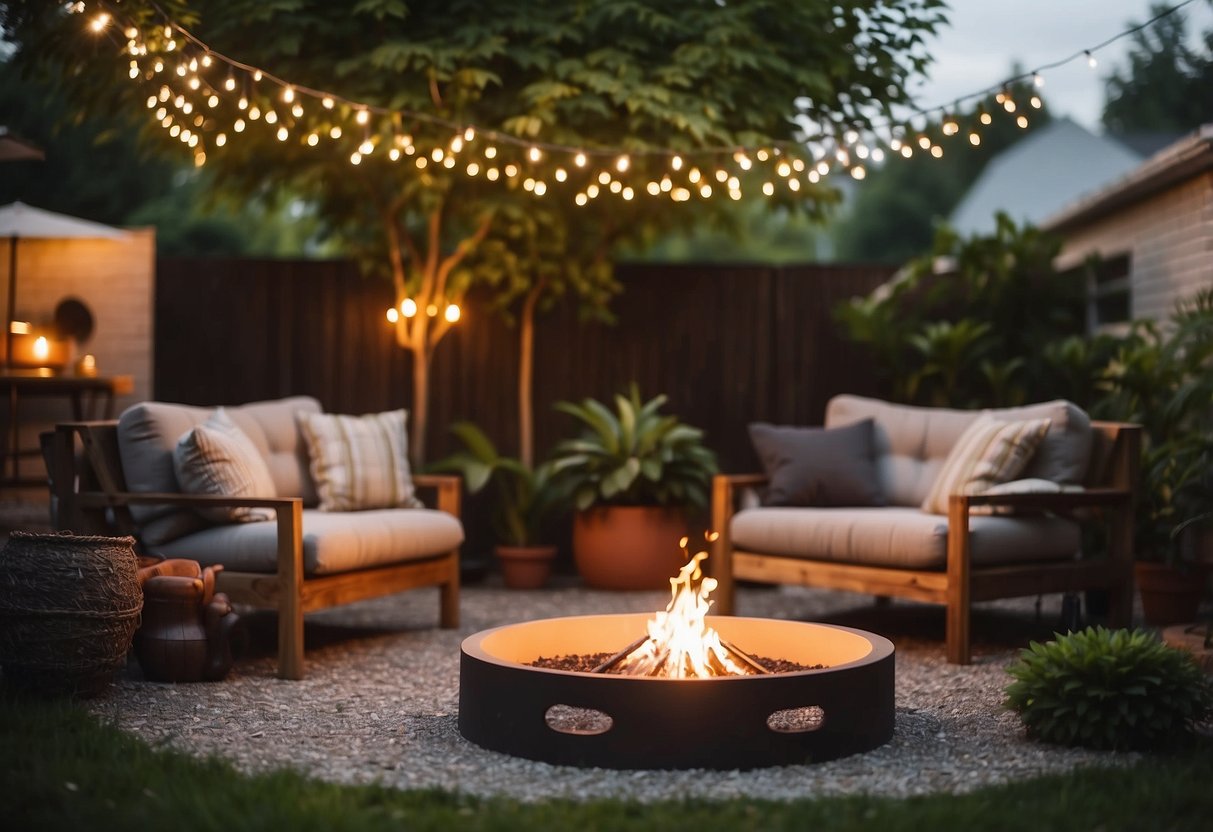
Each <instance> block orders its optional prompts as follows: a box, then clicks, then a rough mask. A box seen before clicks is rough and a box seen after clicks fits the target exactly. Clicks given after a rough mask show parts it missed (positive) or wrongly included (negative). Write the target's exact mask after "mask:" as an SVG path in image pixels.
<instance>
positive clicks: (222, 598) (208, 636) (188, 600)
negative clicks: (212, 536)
mask: <svg viewBox="0 0 1213 832" xmlns="http://www.w3.org/2000/svg"><path fill="white" fill-rule="evenodd" d="M183 564H184V565H183ZM189 565H192V567H193V568H192V569H191V568H190V566H189ZM222 569H223V567H222V566H208V567H206V569H200V568H199V567H198V564H197V563H195V562H194V561H162V562H161V563H159V564H155V565H153V566H152V567H149V568H148V569H147V570H142V569H141V570H140V577H141V578H142V580H143V623H142V625H141V626H140V627H139V630H138V631H137V632H136V633H135V655H136V656H137V657H138V659H139V664H140V666H141V667H142V668H143V674H144V676H146V677H147V678H148V679H150V680H153V681H157V682H200V681H218V680H219V679H222V678H223V677H224V676H226V675H227V672H228V670H230V669H231V666H232V653H231V636H232V630H233V628H234V627H235V626H236V623H237V621H238V620H239V616H237V615H236V613H234V612H233V611H232V605H231V603H230V602H229V601H228V597H227V596H226V595H225V594H223V593H222V592H218V593H217V592H215V576H216V574H217V573H219V572H220V571H222ZM193 571H196V572H197V574H196V575H191V574H190V573H191V572H193Z"/></svg>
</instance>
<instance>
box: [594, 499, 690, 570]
mask: <svg viewBox="0 0 1213 832" xmlns="http://www.w3.org/2000/svg"><path fill="white" fill-rule="evenodd" d="M686 533H687V519H686V512H685V511H683V510H682V509H680V508H664V507H657V506H598V507H595V508H591V509H587V510H585V511H580V512H578V513H577V515H576V517H574V519H573V560H574V561H575V562H576V564H577V571H578V572H580V573H581V577H582V580H584V581H585V583H586V585H587V586H591V587H594V588H596V589H668V588H669V585H670V578H672V577H674V576H675V575H677V574H678V570H679V569H680V568H681V567H682V565H683V563H684V562H685V557H684V555H683V552H682V548H681V547H680V546H679V545H678V543H679V541H680V540H681V539H682V537H683V536H684V535H686Z"/></svg>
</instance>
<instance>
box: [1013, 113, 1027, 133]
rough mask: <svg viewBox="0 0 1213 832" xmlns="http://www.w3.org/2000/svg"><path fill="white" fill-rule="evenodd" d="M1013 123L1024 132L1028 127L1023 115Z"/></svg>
mask: <svg viewBox="0 0 1213 832" xmlns="http://www.w3.org/2000/svg"><path fill="white" fill-rule="evenodd" d="M1015 123H1016V124H1017V125H1019V127H1020V128H1022V129H1024V130H1026V129H1027V127H1028V117H1027V116H1025V115H1020V116H1018V117H1017V118H1016V119H1015Z"/></svg>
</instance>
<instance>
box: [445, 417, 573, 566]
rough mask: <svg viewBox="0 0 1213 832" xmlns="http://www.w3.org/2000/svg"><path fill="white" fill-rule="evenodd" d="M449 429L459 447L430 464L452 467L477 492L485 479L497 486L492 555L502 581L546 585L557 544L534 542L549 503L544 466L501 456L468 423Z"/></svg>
mask: <svg viewBox="0 0 1213 832" xmlns="http://www.w3.org/2000/svg"><path fill="white" fill-rule="evenodd" d="M451 432H452V433H454V434H455V435H456V436H458V437H459V439H460V440H461V441H462V442H463V445H464V448H463V450H460V451H457V452H455V453H454V454H451V455H450V456H449V457H447V458H445V459H443V460H441V461H439V462H436V463H434V464H433V465H432V466H430V467H431V469H432V470H435V471H457V472H459V473H460V474H462V475H463V479H464V482H466V483H467V487H468V493H470V494H476V493H478V492H480V491H481V490H483V489H484V488H485V487H486V486H488V485H489V483H493V484H494V485H495V487H496V491H495V498H496V499H495V500H494V502H493V513H492V524H493V536H494V537H495V538H496V540H497V545H496V546H495V547H494V548H493V554H494V555H495V556H496V558H497V562H498V564H499V565H500V566H501V573H502V577H503V578H504V580H505V585H506V586H508V587H510V588H512V589H538V588H539V587H542V586H543V585H544V584H545V583H547V580H548V576H549V575H550V574H551V571H552V561H553V559H554V558H555V557H556V547H555V546H553V545H549V544H541V543H539V527H540V523H541V522H542V520H543V517H544V515H545V514H546V512H547V511H548V509H550V508H551V506H552V496H553V492H552V490H551V488H550V487H549V466H548V465H547V464H540V465H538V466H535V467H534V468H531V467H528V466H526V465H523V464H522V463H521V462H519V461H518V460H517V459H513V458H511V457H507V456H502V455H501V454H500V453H499V452H498V451H497V448H496V446H495V445H493V442H492V440H490V439H489V438H488V436H486V435H485V433H484V431H482V430H481V429H480V428H478V427H477V426H476V425H474V424H472V423H471V422H456V423H455V424H453V425H451Z"/></svg>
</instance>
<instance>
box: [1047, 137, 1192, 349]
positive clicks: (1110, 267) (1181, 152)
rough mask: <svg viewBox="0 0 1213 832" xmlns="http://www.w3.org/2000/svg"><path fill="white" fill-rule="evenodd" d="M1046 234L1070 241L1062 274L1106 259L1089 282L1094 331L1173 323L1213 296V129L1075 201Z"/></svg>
mask: <svg viewBox="0 0 1213 832" xmlns="http://www.w3.org/2000/svg"><path fill="white" fill-rule="evenodd" d="M1074 193H1075V194H1078V193H1082V192H1080V191H1075V192H1074ZM1040 227H1041V228H1042V229H1044V230H1046V231H1050V232H1052V233H1054V234H1057V235H1059V236H1061V237H1062V238H1063V240H1064V245H1063V248H1062V252H1061V255H1060V256H1059V258H1058V261H1057V266H1058V268H1059V269H1071V268H1076V267H1080V266H1081V265H1082V264H1083V263H1084V262H1085V261H1086V259H1087V258H1088V256H1090V255H1092V254H1097V255H1099V259H1100V262H1099V266H1098V267H1097V268H1096V269H1094V270H1093V273H1092V274H1090V275H1089V277H1088V281H1089V297H1090V299H1091V303H1090V305H1089V313H1088V320H1089V324H1090V327H1091V329H1097V328H1099V327H1103V326H1108V325H1113V324H1117V323H1121V322H1124V321H1127V320H1129V319H1130V318H1155V319H1163V318H1166V317H1167V315H1168V314H1170V312H1171V311H1172V310H1173V309H1174V308H1175V304H1176V303H1177V302H1178V301H1180V300H1182V299H1184V298H1187V297H1190V296H1191V295H1193V294H1194V293H1195V292H1196V291H1197V290H1199V289H1208V288H1213V124H1206V125H1204V126H1203V127H1201V128H1200V129H1199V130H1197V131H1196V132H1195V133H1192V134H1190V135H1188V136H1186V137H1184V138H1182V139H1180V140H1179V141H1177V142H1175V143H1174V144H1172V145H1170V146H1169V147H1166V148H1164V149H1163V150H1161V151H1159V152H1158V153H1156V154H1154V155H1153V156H1151V157H1150V158H1149V159H1147V160H1145V161H1144V162H1142V163H1141V164H1140V165H1138V166H1137V167H1136V168H1134V169H1133V170H1131V171H1129V172H1127V173H1126V174H1125V175H1123V176H1121V177H1119V178H1117V179H1115V180H1114V181H1112V182H1110V183H1108V184H1105V185H1104V186H1103V187H1102V188H1099V189H1098V190H1096V191H1094V192H1087V193H1085V194H1084V195H1082V196H1079V197H1078V198H1077V199H1076V200H1072V201H1071V202H1070V203H1069V204H1068V205H1066V206H1065V207H1064V208H1062V209H1061V210H1059V211H1056V212H1054V213H1053V214H1052V215H1051V216H1048V217H1046V218H1044V220H1043V222H1041V223H1040Z"/></svg>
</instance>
